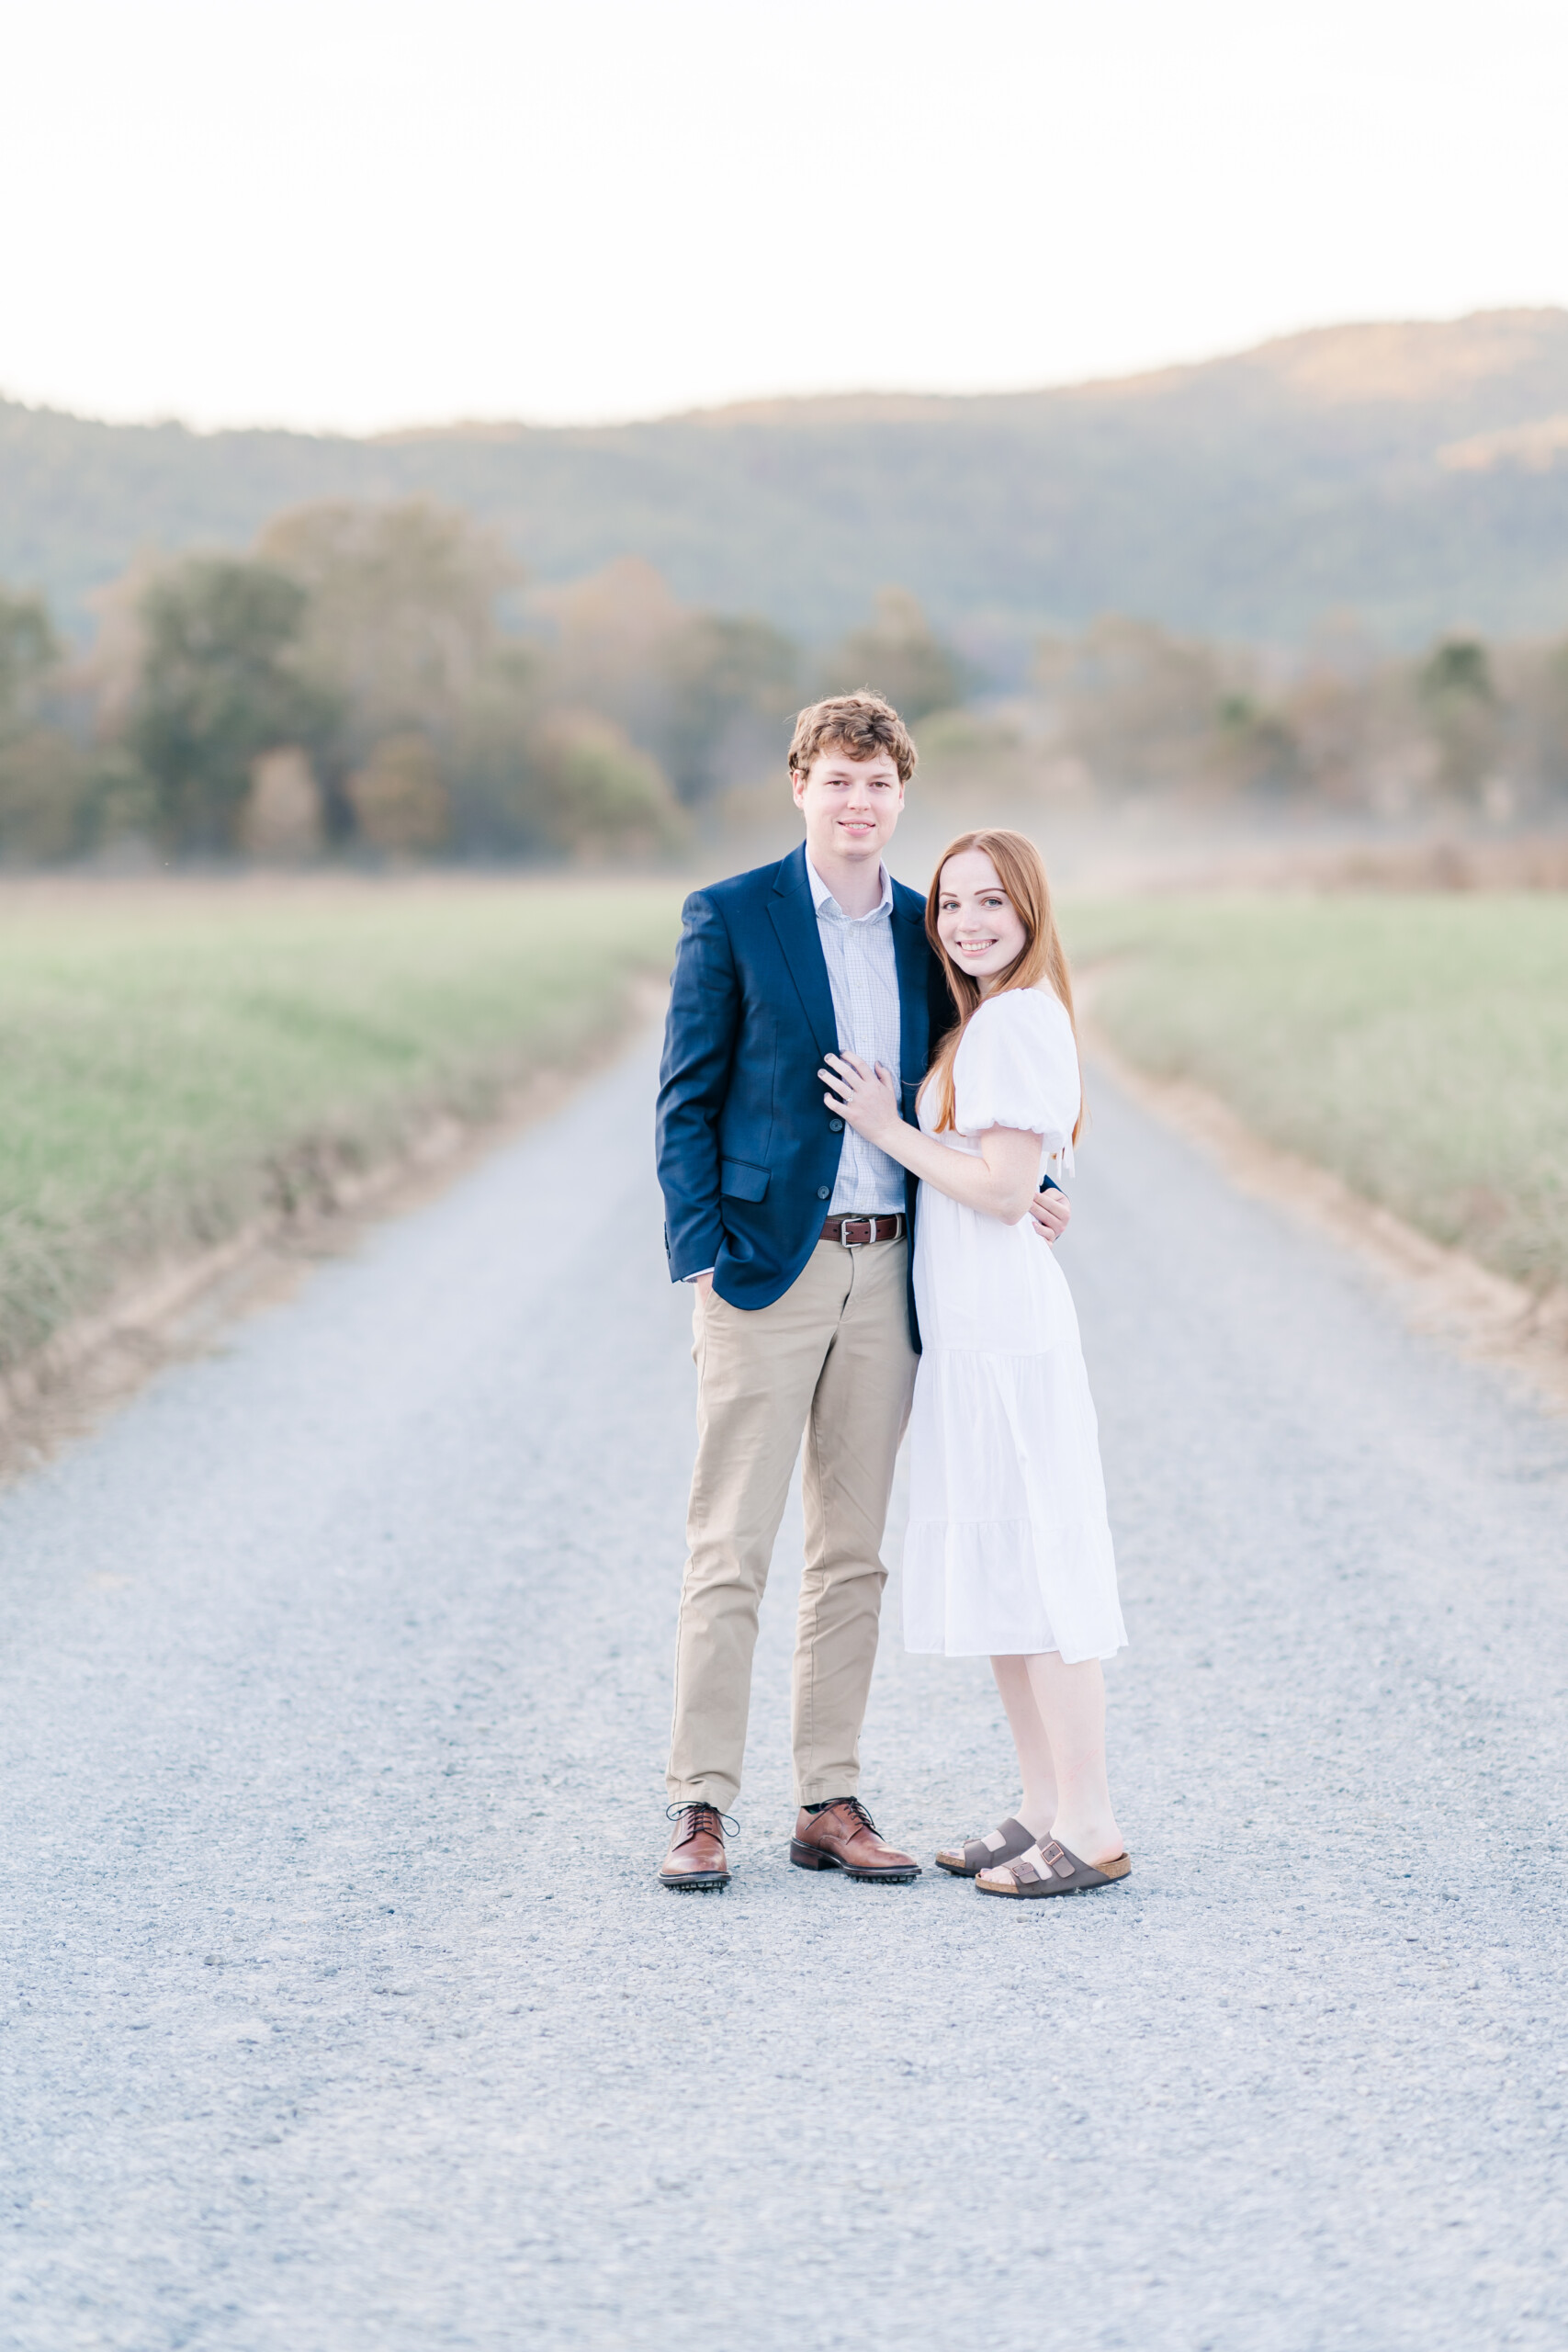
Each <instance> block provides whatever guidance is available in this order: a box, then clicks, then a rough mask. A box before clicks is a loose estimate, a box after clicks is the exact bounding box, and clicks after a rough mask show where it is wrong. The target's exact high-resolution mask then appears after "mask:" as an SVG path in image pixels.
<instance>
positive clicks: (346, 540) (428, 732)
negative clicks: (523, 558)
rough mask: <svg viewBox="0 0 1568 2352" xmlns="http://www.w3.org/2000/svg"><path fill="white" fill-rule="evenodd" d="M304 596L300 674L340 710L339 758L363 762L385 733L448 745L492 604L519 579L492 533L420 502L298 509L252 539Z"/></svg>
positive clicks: (489, 634)
mask: <svg viewBox="0 0 1568 2352" xmlns="http://www.w3.org/2000/svg"><path fill="white" fill-rule="evenodd" d="M257 553H258V555H259V556H260V558H261V559H262V560H263V561H265V562H266V563H270V564H272V565H274V566H276V568H277V569H278V570H279V571H283V572H286V573H287V574H288V577H289V578H290V579H291V580H292V581H294V582H297V583H298V585H299V588H300V589H301V590H302V591H303V592H305V594H306V596H307V597H308V604H307V605H306V608H305V610H304V613H303V616H302V621H301V653H302V661H303V667H304V670H305V672H306V673H307V674H308V675H309V676H310V677H312V678H314V679H315V680H317V681H318V683H319V684H320V685H321V687H322V688H323V689H324V690H325V691H327V692H328V693H330V694H332V695H334V696H336V697H337V698H338V700H339V703H340V705H341V707H342V710H343V717H344V725H343V733H342V739H341V745H340V751H341V756H342V759H343V761H344V763H353V764H360V765H363V763H365V761H366V760H367V758H368V756H369V754H370V752H371V750H372V747H373V746H374V745H375V744H376V743H378V742H379V741H382V740H383V739H384V738H387V737H389V736H393V735H400V734H405V733H409V732H411V731H412V732H417V733H420V734H423V736H425V737H426V738H427V739H428V741H430V742H431V743H433V744H434V745H435V746H436V747H437V748H438V750H445V748H446V746H447V745H448V744H449V743H450V742H451V741H452V740H453V738H454V737H455V735H456V733H457V729H458V727H459V725H460V722H461V718H462V714H463V710H464V708H465V706H466V705H467V703H468V698H469V696H470V695H472V694H473V693H474V691H475V688H476V685H477V684H478V681H479V674H480V672H481V670H482V668H483V666H484V663H485V661H486V659H487V658H488V656H489V654H490V652H491V649H492V648H493V646H494V643H495V637H496V628H495V606H496V600H497V598H498V596H499V595H500V594H501V592H502V589H503V588H505V587H506V586H508V585H509V584H510V583H511V582H513V581H514V580H515V579H516V578H517V576H518V575H517V571H516V567H515V566H514V565H513V562H512V561H511V560H510V558H509V557H508V556H507V555H506V554H505V552H504V551H503V549H502V547H501V545H500V543H499V541H497V540H496V539H495V538H494V537H492V536H491V533H490V532H488V531H485V530H482V529H481V528H480V527H479V525H478V524H477V523H475V522H473V521H472V520H471V518H470V517H469V516H468V515H463V514H460V513H458V512H457V510H456V509H455V508H451V507H446V506H440V505H437V504H436V503H434V501H433V500H430V499H410V500H407V501H405V502H403V503H401V504H399V505H392V506H372V505H365V504H361V503H355V502H354V501H351V500H347V499H333V500H326V501H323V502H321V503H319V504H316V505H311V506H300V507H296V508H295V509H294V510H293V511H292V512H291V513H289V514H287V515H279V517H278V518H277V520H276V522H274V523H272V524H270V525H269V526H268V527H267V528H266V530H265V531H264V532H263V534H262V537H261V538H260V540H259V541H258V543H257Z"/></svg>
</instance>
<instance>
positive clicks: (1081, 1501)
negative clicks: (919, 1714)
mask: <svg viewBox="0 0 1568 2352" xmlns="http://www.w3.org/2000/svg"><path fill="white" fill-rule="evenodd" d="M934 1093H935V1089H934V1088H933V1087H932V1086H931V1085H929V1084H928V1085H927V1086H926V1087H925V1088H924V1090H923V1091H922V1093H921V1097H920V1102H919V1121H920V1126H921V1130H922V1132H924V1133H925V1134H927V1135H930V1134H931V1133H933V1131H934V1128H935V1122H936V1115H937V1114H936V1109H935V1106H934V1103H933V1102H932V1100H931V1098H932V1096H933V1095H934ZM953 1093H954V1105H953V1114H954V1118H955V1121H956V1124H957V1129H958V1132H957V1133H956V1134H953V1132H952V1131H951V1130H950V1131H949V1132H947V1133H946V1134H944V1135H943V1136H942V1137H941V1140H942V1142H943V1143H944V1144H947V1145H949V1146H950V1147H951V1148H953V1150H955V1151H967V1152H975V1153H977V1152H978V1151H979V1148H980V1146H979V1143H978V1141H977V1140H976V1138H977V1137H979V1136H982V1135H983V1134H984V1133H985V1132H986V1130H987V1128H988V1127H1021V1128H1025V1129H1027V1130H1029V1131H1030V1132H1031V1133H1032V1134H1034V1135H1037V1136H1039V1137H1040V1139H1041V1141H1040V1169H1041V1173H1042V1174H1043V1173H1044V1171H1045V1169H1046V1168H1047V1166H1050V1167H1051V1168H1052V1170H1053V1172H1055V1171H1056V1170H1063V1171H1069V1172H1070V1170H1071V1168H1072V1141H1071V1138H1072V1131H1073V1123H1074V1121H1075V1120H1076V1119H1077V1113H1078V1103H1079V1080H1078V1058H1077V1046H1076V1045H1075V1043H1074V1039H1073V1030H1072V1023H1071V1022H1070V1021H1069V1020H1068V1019H1067V1016H1066V1012H1065V1011H1064V1010H1063V1008H1062V1006H1061V1004H1060V1003H1059V1002H1058V1001H1057V1000H1056V998H1055V996H1054V995H1053V994H1052V993H1051V992H1050V990H1049V989H1003V990H1002V991H1001V993H1000V994H999V995H998V996H994V997H988V998H987V1000H986V1001H985V1002H984V1003H983V1004H982V1005H981V1006H980V1007H979V1009H978V1011H977V1012H976V1013H975V1015H974V1017H973V1019H972V1020H971V1021H970V1023H969V1026H968V1028H967V1029H966V1030H965V1031H964V1037H963V1040H962V1042H961V1044H960V1046H959V1048H958V1054H957V1057H956V1060H955V1062H954V1065H953ZM915 1302H916V1305H917V1306H918V1308H919V1318H920V1340H921V1346H922V1350H923V1352H922V1354H921V1356H920V1366H919V1374H918V1376H917V1378H916V1382H915V1402H914V1408H913V1410H912V1412H911V1414H910V1417H909V1527H908V1536H907V1538H906V1540H905V1546H904V1639H905V1642H906V1644H907V1645H908V1647H909V1648H910V1649H912V1650H927V1651H935V1652H938V1653H939V1654H944V1655H945V1656H947V1657H976V1656H985V1655H987V1654H990V1653H993V1652H994V1653H997V1654H999V1655H1016V1654H1018V1653H1020V1652H1030V1651H1035V1650H1059V1651H1060V1652H1061V1654H1062V1657H1064V1659H1066V1662H1067V1664H1068V1665H1074V1664H1076V1663H1077V1661H1078V1660H1079V1659H1080V1658H1089V1657H1111V1654H1112V1652H1113V1651H1115V1650H1118V1649H1120V1648H1121V1647H1122V1644H1123V1643H1124V1642H1125V1640H1126V1638H1127V1635H1126V1631H1125V1628H1124V1627H1123V1625H1122V1609H1121V1604H1120V1602H1119V1601H1118V1600H1117V1597H1116V1561H1115V1555H1114V1554H1113V1553H1112V1550H1111V1529H1110V1526H1109V1524H1108V1522H1107V1520H1106V1516H1105V1482H1104V1479H1103V1477H1102V1476H1101V1474H1100V1431H1099V1426H1098V1424H1097V1422H1096V1420H1095V1415H1094V1405H1093V1401H1092V1399H1091V1398H1090V1397H1089V1375H1088V1374H1087V1372H1086V1371H1085V1369H1084V1360H1083V1348H1082V1345H1081V1343H1080V1341H1079V1339H1078V1319H1077V1315H1076V1314H1075V1313H1074V1311H1073V1301H1072V1295H1071V1293H1070V1292H1069V1290H1068V1288H1067V1284H1066V1276H1065V1275H1064V1274H1063V1272H1062V1270H1061V1267H1060V1266H1059V1265H1058V1264H1057V1262H1056V1253H1055V1250H1051V1249H1048V1248H1047V1247H1046V1245H1045V1243H1044V1242H1043V1241H1042V1240H1040V1239H1039V1238H1038V1237H1037V1236H1036V1235H1035V1233H1034V1232H1033V1230H1032V1225H1031V1221H1030V1219H1029V1217H1028V1216H1024V1217H1022V1218H1021V1220H1020V1222H1019V1223H1018V1224H1017V1225H1004V1224H1003V1223H1002V1222H1001V1221H1000V1219H999V1218H998V1217H994V1216H981V1215H980V1213H979V1212H978V1210H976V1209H966V1208H962V1207H961V1206H960V1205H959V1204H958V1203H957V1202H956V1201H954V1200H950V1199H949V1198H948V1196H947V1194H946V1193H941V1192H938V1190H937V1188H936V1186H935V1185H934V1184H927V1183H922V1184H921V1186H920V1192H919V1219H918V1222H917V1225H916V1231H915Z"/></svg>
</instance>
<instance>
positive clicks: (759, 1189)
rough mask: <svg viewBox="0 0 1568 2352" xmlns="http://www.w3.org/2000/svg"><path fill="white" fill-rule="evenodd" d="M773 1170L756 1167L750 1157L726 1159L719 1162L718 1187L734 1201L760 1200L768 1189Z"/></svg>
mask: <svg viewBox="0 0 1568 2352" xmlns="http://www.w3.org/2000/svg"><path fill="white" fill-rule="evenodd" d="M772 1172H773V1171H772V1170H770V1169H767V1168H755V1167H753V1166H752V1164H751V1162H750V1160H749V1159H725V1160H721V1161H720V1162H719V1171H718V1189H719V1191H720V1192H721V1193H728V1194H729V1197H730V1199H731V1200H734V1201H760V1200H761V1198H762V1196H763V1194H764V1193H766V1192H767V1189H768V1178H769V1176H770V1175H771V1173H772Z"/></svg>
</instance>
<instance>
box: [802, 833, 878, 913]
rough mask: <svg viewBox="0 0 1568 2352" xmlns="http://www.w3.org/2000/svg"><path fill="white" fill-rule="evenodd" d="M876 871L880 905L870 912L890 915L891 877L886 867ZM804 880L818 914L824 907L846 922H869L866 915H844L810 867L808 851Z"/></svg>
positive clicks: (826, 887) (809, 853)
mask: <svg viewBox="0 0 1568 2352" xmlns="http://www.w3.org/2000/svg"><path fill="white" fill-rule="evenodd" d="M877 871H878V873H879V874H880V875H881V876H882V898H881V901H880V903H879V904H878V905H876V906H874V907H873V909H872V910H871V911H872V914H874V915H880V914H890V913H891V912H892V909H893V876H891V875H890V874H889V873H888V871H887V868H886V865H879V866H878V868H877ZM806 878H807V881H808V882H809V883H810V885H811V896H812V898H813V899H814V900H815V901H816V905H817V911H818V914H820V913H821V911H822V910H823V908H824V907H831V908H832V909H833V910H834V911H835V912H836V913H838V914H840V915H843V919H844V921H845V922H869V921H870V917H869V916H867V915H846V914H844V910H843V909H842V907H840V904H839V901H838V900H837V899H835V898H834V896H833V893H832V892H831V890H830V889H829V888H828V885H827V884H826V882H824V881H823V879H822V876H820V874H818V871H817V868H816V867H815V866H814V865H812V863H811V852H810V851H809V850H807V853H806Z"/></svg>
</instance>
